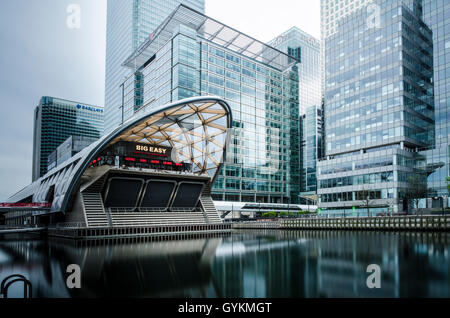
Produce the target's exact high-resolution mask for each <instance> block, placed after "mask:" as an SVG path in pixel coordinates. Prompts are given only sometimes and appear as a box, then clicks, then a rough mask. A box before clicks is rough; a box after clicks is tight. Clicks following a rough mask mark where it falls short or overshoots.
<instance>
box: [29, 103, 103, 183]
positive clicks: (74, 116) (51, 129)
mask: <svg viewBox="0 0 450 318" xmlns="http://www.w3.org/2000/svg"><path fill="white" fill-rule="evenodd" d="M102 132H103V107H100V106H94V105H88V104H83V103H79V102H74V101H69V100H64V99H60V98H55V97H49V96H44V97H42V98H41V100H40V103H39V105H38V106H37V107H36V109H35V111H34V136H33V176H32V180H33V181H35V180H37V179H39V178H40V177H42V176H43V175H44V174H46V173H47V170H48V169H47V166H48V164H49V156H50V155H51V154H52V153H53V152H54V151H55V150H56V149H57V148H58V147H59V146H60V145H61V144H62V143H63V142H65V141H66V140H67V139H68V138H69V137H71V136H76V137H84V140H85V141H89V143H90V142H92V141H94V140H97V139H98V138H100V136H101V135H102ZM54 155H55V156H56V153H55V154H54ZM50 157H51V156H50ZM55 158H56V157H55ZM50 159H51V158H50ZM51 161H52V160H50V163H51Z"/></svg>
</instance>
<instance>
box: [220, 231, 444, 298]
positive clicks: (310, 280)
mask: <svg viewBox="0 0 450 318" xmlns="http://www.w3.org/2000/svg"><path fill="white" fill-rule="evenodd" d="M244 233H245V232H244ZM280 233H281V234H280ZM263 234H264V235H261V238H258V239H255V235H254V232H252V238H253V239H252V240H246V239H245V235H244V238H243V239H242V240H239V239H236V238H235V237H233V239H232V240H226V241H225V242H224V243H223V244H222V245H221V246H220V247H219V248H218V249H217V254H216V259H215V262H214V264H213V270H212V271H213V276H214V277H215V278H216V281H217V286H218V290H219V291H220V293H221V294H222V295H223V296H224V297H410V296H417V297H436V295H441V296H440V297H442V295H448V294H449V287H448V284H446V283H445V282H446V280H448V279H449V277H450V276H449V269H448V261H449V260H448V252H449V248H448V244H432V243H434V242H436V241H435V240H436V238H434V237H433V236H428V234H408V233H406V234H383V233H376V232H373V233H371V232H367V233H355V232H305V231H293V232H270V231H269V232H264V233H263ZM280 235H281V237H280ZM442 235H443V238H444V241H448V239H449V237H448V235H446V234H442ZM420 251H423V253H420ZM369 264H377V265H380V267H381V286H382V288H381V289H369V288H368V287H367V285H366V280H367V277H368V276H369V275H370V273H366V269H367V266H368V265H369ZM425 278H426V279H425Z"/></svg>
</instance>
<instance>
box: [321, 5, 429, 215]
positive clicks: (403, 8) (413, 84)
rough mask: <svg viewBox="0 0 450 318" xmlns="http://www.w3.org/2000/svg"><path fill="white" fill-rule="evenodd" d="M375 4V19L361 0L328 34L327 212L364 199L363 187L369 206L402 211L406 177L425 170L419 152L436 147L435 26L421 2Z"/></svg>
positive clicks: (324, 169) (324, 202) (323, 170)
mask: <svg viewBox="0 0 450 318" xmlns="http://www.w3.org/2000/svg"><path fill="white" fill-rule="evenodd" d="M373 3H374V4H375V5H376V6H377V8H378V12H379V16H378V17H377V18H379V20H378V21H379V23H378V24H377V23H370V22H369V21H371V20H370V19H371V18H372V14H373V12H372V9H371V7H370V6H363V7H361V8H360V9H358V10H356V11H355V12H353V13H352V14H349V15H347V16H346V17H344V18H342V19H341V20H340V21H339V23H338V24H337V29H336V30H335V32H334V33H333V34H332V35H330V36H328V37H326V38H325V129H326V156H327V160H324V161H321V162H320V163H319V169H318V170H319V177H318V179H319V183H320V190H319V207H320V208H321V209H322V210H323V211H326V212H338V211H339V210H342V209H347V208H349V207H350V208H353V207H355V205H356V206H361V205H363V204H364V202H363V201H364V200H363V199H362V198H361V193H363V194H364V195H363V197H365V198H370V200H371V206H373V207H375V209H374V211H377V209H378V210H379V211H382V212H387V211H388V209H390V210H391V211H394V212H399V211H403V210H405V209H407V208H408V204H409V202H406V201H408V200H407V198H406V197H407V195H408V193H409V192H410V191H411V187H412V182H411V181H408V180H409V179H415V180H423V179H424V178H425V177H426V174H427V169H426V162H425V158H424V156H422V155H420V154H418V153H417V152H418V150H420V149H424V148H428V147H434V140H435V136H434V95H433V80H432V78H433V44H432V32H431V30H430V29H429V28H428V27H427V26H426V25H425V24H424V22H423V20H422V16H421V6H420V1H405V2H402V1H390V0H379V1H373ZM417 48H420V49H417ZM402 158H406V159H405V160H403V159H402ZM361 161H367V162H368V163H370V165H369V164H368V165H363V168H362V169H361V168H360V167H361V165H358V162H361ZM372 162H373V164H374V166H372ZM411 162H412V164H411ZM386 163H389V165H386ZM406 163H408V164H406ZM369 166H370V167H369ZM339 167H341V168H342V169H343V170H339V169H340V168H339ZM330 170H335V171H333V172H332V173H331V174H329V171H330ZM405 175H406V177H405ZM404 177H405V178H406V179H408V180H406V179H405V180H404ZM330 185H331V186H330ZM322 186H324V187H323V188H322ZM349 193H351V194H349ZM344 194H345V197H342V195H344ZM365 194H367V195H365ZM350 198H351V200H350ZM354 200H356V202H355V201H354ZM355 210H356V209H355ZM355 210H353V211H355Z"/></svg>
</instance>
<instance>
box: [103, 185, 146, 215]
mask: <svg viewBox="0 0 450 318" xmlns="http://www.w3.org/2000/svg"><path fill="white" fill-rule="evenodd" d="M143 184H144V180H142V179H132V178H111V179H110V180H109V185H108V190H107V193H106V199H105V207H106V208H135V207H136V206H137V203H138V202H137V201H138V199H139V194H140V193H141V189H142V186H143Z"/></svg>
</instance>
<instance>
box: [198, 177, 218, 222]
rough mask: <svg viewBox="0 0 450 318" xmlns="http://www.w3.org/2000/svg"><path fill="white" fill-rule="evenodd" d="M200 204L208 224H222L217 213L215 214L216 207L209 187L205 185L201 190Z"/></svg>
mask: <svg viewBox="0 0 450 318" xmlns="http://www.w3.org/2000/svg"><path fill="white" fill-rule="evenodd" d="M200 203H201V205H202V207H203V211H204V213H205V217H206V220H207V222H208V223H222V219H221V218H220V216H219V212H217V209H216V206H215V205H214V202H213V200H212V198H211V185H207V186H206V187H205V189H204V190H203V193H202V195H201V197H200Z"/></svg>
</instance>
